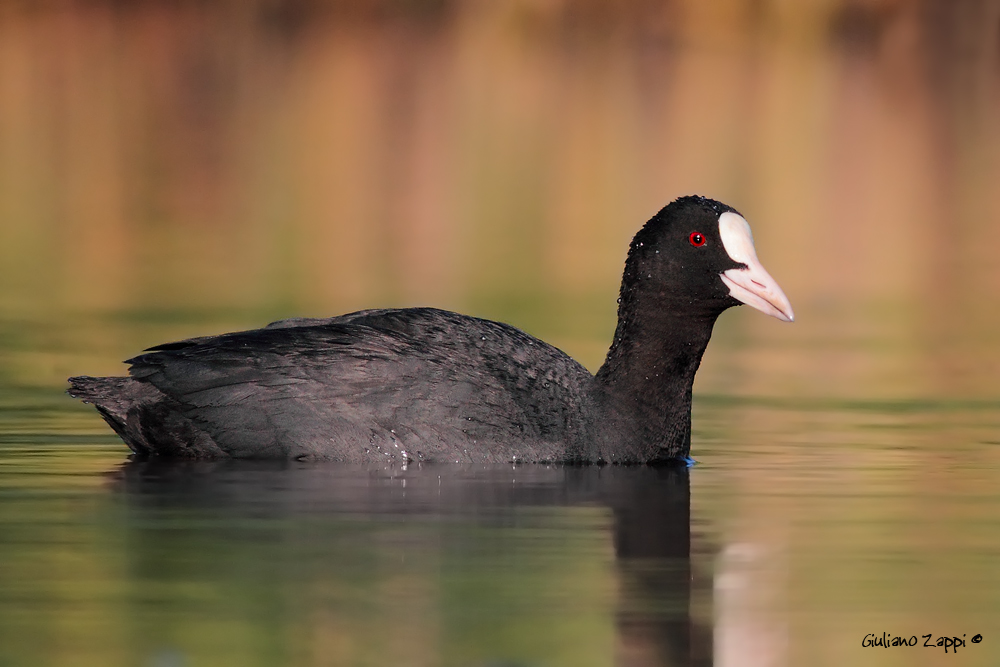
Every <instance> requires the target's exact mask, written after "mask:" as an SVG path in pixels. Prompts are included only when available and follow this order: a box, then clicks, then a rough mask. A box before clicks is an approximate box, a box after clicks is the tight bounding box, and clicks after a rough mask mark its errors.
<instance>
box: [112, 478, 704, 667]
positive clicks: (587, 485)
mask: <svg viewBox="0 0 1000 667" xmlns="http://www.w3.org/2000/svg"><path fill="white" fill-rule="evenodd" d="M112 479H113V481H112V484H113V486H114V487H115V489H116V490H117V491H119V492H120V494H122V497H123V499H124V501H125V504H126V506H127V507H128V510H129V512H130V514H132V515H133V518H134V519H135V520H139V521H143V520H146V521H148V520H149V517H156V516H160V517H162V516H163V515H164V514H167V515H175V516H184V517H189V518H190V517H192V516H202V517H204V516H209V517H214V518H215V519H216V520H219V519H220V518H222V519H224V520H225V521H226V522H229V523H232V524H238V523H240V522H242V523H243V524H246V523H247V522H248V521H249V522H252V521H270V522H272V523H273V522H275V521H277V522H279V523H281V522H284V523H294V522H296V521H302V520H307V521H308V520H310V519H316V518H317V517H320V518H324V517H325V518H329V517H335V518H337V519H338V520H346V521H348V522H355V525H358V524H361V525H366V524H371V523H373V522H379V521H385V520H403V521H406V522H409V523H410V524H415V525H418V526H419V525H421V522H423V523H424V524H425V525H432V526H433V525H440V524H441V523H448V524H450V525H452V526H455V525H456V524H457V525H458V526H459V529H461V527H462V526H466V525H468V526H474V527H475V526H478V527H483V526H485V527H496V526H501V527H502V526H505V525H511V524H513V523H516V522H517V521H518V520H519V519H518V517H519V516H520V517H523V514H524V511H525V510H528V511H529V512H530V511H531V510H532V508H548V509H550V510H555V511H553V512H543V513H541V515H540V516H542V517H543V518H541V519H539V518H538V516H539V515H538V514H533V515H532V516H533V517H534V519H533V521H536V522H537V521H540V522H542V525H541V527H542V528H545V527H546V526H545V525H544V524H545V522H546V521H549V522H554V523H555V524H558V523H559V521H560V519H559V517H560V516H561V515H560V513H559V511H558V510H559V508H574V507H592V508H594V507H596V508H602V507H603V508H606V509H607V510H609V512H610V515H611V517H613V519H612V522H611V523H612V526H613V528H612V529H611V532H612V534H611V535H609V538H610V539H613V542H614V553H615V576H616V578H617V586H616V589H617V599H616V600H614V602H613V604H614V605H615V609H614V615H615V618H616V646H615V652H616V656H615V658H616V659H615V662H616V664H618V665H628V666H653V665H710V664H712V630H711V628H710V627H705V624H704V623H699V622H697V621H695V620H694V619H693V618H692V615H691V608H692V594H693V591H695V590H696V588H697V592H696V593H695V594H697V595H700V596H703V597H702V599H704V596H706V595H708V596H710V593H707V594H706V592H705V591H706V590H709V591H710V583H709V584H708V585H707V586H702V585H701V583H699V581H698V579H697V577H696V578H694V580H693V578H692V567H691V520H690V510H691V503H690V480H689V471H688V470H685V469H682V468H654V467H615V466H607V467H598V466H589V467H562V466H517V467H511V466H498V467H471V466H469V467H467V466H450V465H448V466H410V467H409V468H407V469H401V468H398V467H385V468H375V467H362V466H345V465H337V464H314V463H298V462H234V461H227V462H156V461H135V462H130V463H127V464H125V465H123V466H122V467H121V468H120V469H119V470H117V471H116V472H115V473H113V474H112ZM545 517H549V518H545ZM338 525H339V524H338ZM591 530H592V529H591ZM438 548H441V547H440V545H438ZM329 549H330V550H331V553H329V557H330V558H331V559H336V558H337V554H336V553H334V552H335V551H336V549H337V547H336V544H331V546H330V547H329ZM568 556H571V554H569V555H568ZM470 557H475V555H472V556H470ZM262 585H266V583H262ZM529 594H530V593H529ZM483 664H486V663H483ZM490 664H492V663H490ZM505 664H506V663H505ZM517 664H521V663H517Z"/></svg>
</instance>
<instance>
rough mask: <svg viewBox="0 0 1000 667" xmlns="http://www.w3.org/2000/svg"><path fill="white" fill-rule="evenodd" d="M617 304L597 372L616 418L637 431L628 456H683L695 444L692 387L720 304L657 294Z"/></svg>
mask: <svg viewBox="0 0 1000 667" xmlns="http://www.w3.org/2000/svg"><path fill="white" fill-rule="evenodd" d="M629 296H631V297H632V298H630V299H628V300H627V301H625V300H623V302H622V303H621V305H620V306H619V309H618V327H617V329H616V330H615V338H614V341H613V342H612V344H611V348H610V349H609V350H608V356H607V359H606V360H605V362H604V365H603V366H601V368H600V370H598V372H597V377H596V379H597V381H598V384H599V385H600V387H601V389H602V391H603V393H604V396H605V398H606V400H607V401H608V405H609V408H610V410H611V411H612V412H613V413H614V414H615V415H616V419H614V420H613V421H617V422H621V421H626V422H629V423H630V426H631V427H630V428H629V427H628V426H626V425H625V424H620V427H621V428H622V430H623V431H628V432H631V433H632V434H633V435H632V436H631V438H629V439H630V440H631V441H630V442H629V443H628V445H627V446H628V449H629V456H633V457H635V458H636V459H638V460H644V461H651V460H656V459H674V458H685V457H687V456H688V454H689V452H690V448H691V387H692V385H693V384H694V376H695V373H696V372H697V370H698V366H699V365H700V364H701V357H702V355H703V354H704V353H705V348H706V347H707V346H708V341H709V339H710V338H711V336H712V327H713V325H714V324H715V320H716V319H717V318H718V316H719V314H720V312H721V311H720V310H718V309H717V308H713V307H709V306H707V305H706V306H705V307H699V306H698V304H691V303H679V302H678V300H677V299H673V298H671V297H669V296H666V295H663V294H658V295H635V294H633V295H629Z"/></svg>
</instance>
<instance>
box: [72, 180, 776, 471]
mask: <svg viewBox="0 0 1000 667" xmlns="http://www.w3.org/2000/svg"><path fill="white" fill-rule="evenodd" d="M726 212H732V213H734V214H735V211H734V210H733V209H731V208H730V207H728V206H725V205H723V204H720V203H718V202H715V201H712V200H709V199H704V198H701V197H685V198H682V199H679V200H677V201H675V202H673V203H672V204H670V205H668V206H667V207H665V208H664V209H663V210H661V211H660V212H659V213H657V215H656V216H654V217H653V218H652V219H651V220H650V221H649V222H647V223H646V225H645V226H644V227H643V228H642V229H641V230H640V231H639V233H637V234H636V236H635V238H634V239H633V241H632V243H631V245H630V248H629V253H628V258H627V260H626V264H625V272H624V276H623V279H622V286H621V298H620V300H619V309H618V326H617V329H616V331H615V336H614V341H613V343H612V345H611V348H610V350H609V351H608V356H607V360H606V361H605V363H604V365H603V366H602V367H601V369H600V370H599V371H598V373H597V374H596V376H594V375H591V374H590V372H588V371H587V370H586V369H585V368H584V367H583V366H581V365H580V364H578V363H577V362H575V361H574V360H573V359H571V358H570V357H569V356H567V355H566V354H565V353H563V352H562V351H560V350H558V349H556V348H555V347H553V346H551V345H549V344H547V343H545V342H543V341H541V340H538V339H537V338H534V337H532V336H530V335H528V334H526V333H524V332H523V331H520V330H518V329H516V328H514V327H512V326H509V325H507V324H502V323H499V322H492V321H489V320H483V319H479V318H475V317H469V316H465V315H459V314H457V313H452V312H448V311H443V310H437V309H433V308H408V309H398V310H395V309H393V310H390V309H385V310H366V311H360V312H356V313H351V314H347V315H342V316H339V317H333V318H329V319H292V320H283V321H280V322H275V323H273V324H271V325H268V326H267V327H265V328H263V329H255V330H252V331H243V332H238V333H230V334H224V335H221V336H210V337H204V338H195V339H191V340H187V341H181V342H177V343H168V344H165V345H160V346H157V347H153V348H150V349H149V350H147V351H146V353H145V354H142V355H140V356H137V357H135V358H133V359H130V360H128V361H127V362H126V363H129V364H131V366H130V367H129V377H111V378H92V377H86V376H84V377H76V378H70V383H71V388H70V390H69V391H70V393H71V394H72V395H73V396H75V397H77V398H81V399H83V400H84V401H85V402H88V403H93V404H94V405H95V406H96V407H97V409H98V411H99V412H100V414H101V415H102V416H103V417H104V419H105V420H106V421H107V422H108V423H109V424H110V425H111V427H112V428H113V429H114V430H115V431H116V432H117V433H118V435H119V436H121V438H122V439H123V440H124V441H125V442H126V444H128V446H129V447H130V448H131V449H132V450H133V452H134V453H135V454H136V455H137V456H140V457H144V456H172V457H194V458H218V457H235V458H306V459H331V460H341V461H350V462H375V461H401V460H411V461H449V462H456V461H457V462H463V463H468V462H489V463H498V462H511V461H524V462H541V461H552V462H556V461H559V462H621V463H626V462H648V461H658V460H669V459H684V458H686V457H687V456H688V454H689V449H690V435H691V424H690V419H691V386H692V383H693V381H694V375H695V372H696V371H697V369H698V365H699V363H700V361H701V357H702V354H703V353H704V351H705V347H706V345H707V344H708V341H709V338H710V336H711V333H712V327H713V325H714V323H715V320H716V318H717V317H718V316H719V314H721V313H722V312H723V311H724V310H725V309H726V308H729V307H730V306H734V305H738V304H739V303H740V301H739V300H737V299H736V298H734V297H733V296H731V294H730V291H731V290H730V288H729V287H727V286H726V284H724V283H723V281H722V280H721V278H720V275H721V274H722V273H723V272H726V271H733V270H735V271H741V270H744V269H746V268H747V265H746V264H744V263H741V262H739V261H736V260H734V259H733V258H732V257H731V256H730V254H729V253H728V252H727V249H726V247H725V243H724V240H723V238H722V237H721V236H720V224H719V219H720V215H722V214H723V213H726ZM695 233H698V234H701V235H703V236H702V237H699V238H701V239H702V240H703V243H702V244H700V245H695V240H694V239H695V237H694V234H695ZM747 233H749V231H747ZM754 259H755V258H754ZM751 268H752V267H751ZM764 275H766V273H765V274H764ZM779 292H780V290H779ZM782 298H784V296H783V295H782ZM785 303H786V304H787V301H785ZM790 312H791V311H790V308H789V309H788V313H789V318H790Z"/></svg>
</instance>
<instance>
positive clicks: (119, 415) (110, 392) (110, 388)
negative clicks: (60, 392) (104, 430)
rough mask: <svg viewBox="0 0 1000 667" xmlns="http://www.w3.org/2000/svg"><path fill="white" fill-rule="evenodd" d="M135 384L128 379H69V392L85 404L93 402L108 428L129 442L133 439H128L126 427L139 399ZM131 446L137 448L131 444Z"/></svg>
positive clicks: (79, 377) (85, 377) (88, 377)
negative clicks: (129, 415) (130, 409)
mask: <svg viewBox="0 0 1000 667" xmlns="http://www.w3.org/2000/svg"><path fill="white" fill-rule="evenodd" d="M135 385H136V382H135V380H133V379H132V378H127V377H100V378H95V377H90V376H89V375H80V376H78V377H71V378H70V379H69V389H67V390H66V393H67V394H69V395H70V396H72V397H73V398H79V399H80V400H81V401H83V402H84V403H92V404H93V406H94V407H95V408H97V411H98V412H99V413H100V414H101V417H103V418H104V421H106V422H107V423H108V426H110V427H111V428H112V429H114V431H115V433H117V434H118V436H119V437H120V438H121V439H122V440H124V441H125V442H126V443H130V442H131V441H132V440H133V438H131V437H130V436H129V434H128V429H127V426H126V424H127V417H128V411H129V408H130V407H131V406H132V405H133V403H134V402H135V400H136V396H135ZM129 447H132V448H133V449H135V447H133V446H132V445H131V444H129Z"/></svg>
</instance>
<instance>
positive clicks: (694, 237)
mask: <svg viewBox="0 0 1000 667" xmlns="http://www.w3.org/2000/svg"><path fill="white" fill-rule="evenodd" d="M688 240H690V241H691V245H693V246H694V247H695V248H700V247H702V246H703V245H705V237H704V236H703V235H702V234H701V233H699V232H691V236H689V237H688Z"/></svg>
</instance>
